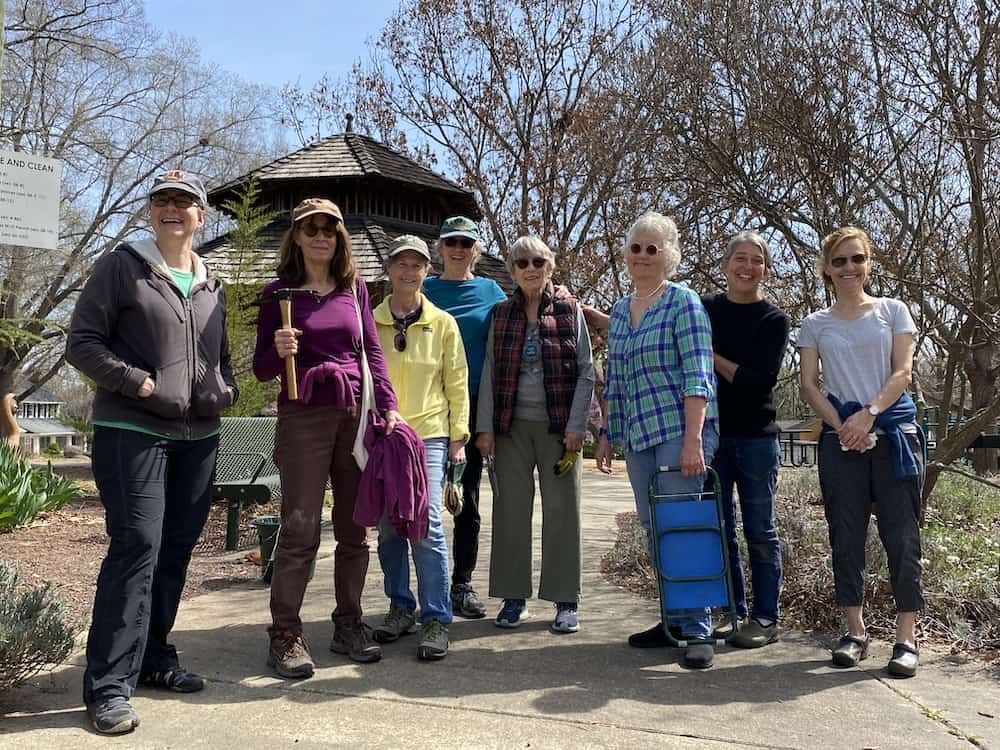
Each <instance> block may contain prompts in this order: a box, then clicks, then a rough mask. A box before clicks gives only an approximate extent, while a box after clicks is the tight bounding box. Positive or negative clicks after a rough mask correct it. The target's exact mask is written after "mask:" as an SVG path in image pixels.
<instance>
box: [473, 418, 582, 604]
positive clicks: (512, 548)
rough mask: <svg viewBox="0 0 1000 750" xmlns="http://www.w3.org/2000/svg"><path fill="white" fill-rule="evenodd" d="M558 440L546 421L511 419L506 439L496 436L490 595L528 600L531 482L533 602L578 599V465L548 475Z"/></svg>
mask: <svg viewBox="0 0 1000 750" xmlns="http://www.w3.org/2000/svg"><path fill="white" fill-rule="evenodd" d="M562 455H563V443H562V435H551V434H549V430H548V423H547V422H529V421H526V420H523V419H515V420H514V421H513V423H512V425H511V429H510V434H509V435H497V436H496V457H495V466H496V474H497V485H498V487H497V490H498V494H499V497H495V498H493V541H492V547H491V550H492V551H491V554H490V596H495V597H499V598H503V599H528V598H530V597H531V591H532V588H531V518H532V515H533V514H534V509H535V477H534V470H535V467H538V483H539V485H540V488H541V491H542V575H541V579H540V580H539V584H538V598H540V599H546V600H548V601H551V602H576V601H579V598H580V479H581V469H582V464H583V460H582V458H581V459H578V460H577V462H576V466H574V467H573V470H572V471H570V473H569V474H567V475H566V476H565V477H562V478H561V479H560V478H559V477H557V476H556V475H555V473H553V471H552V467H553V465H554V464H555V463H556V462H557V461H558V460H559V459H560V458H562Z"/></svg>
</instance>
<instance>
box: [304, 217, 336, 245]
mask: <svg viewBox="0 0 1000 750" xmlns="http://www.w3.org/2000/svg"><path fill="white" fill-rule="evenodd" d="M320 232H322V233H323V236H324V237H326V238H327V239H328V240H329V239H332V238H333V237H335V236H336V234H337V222H336V220H334V221H333V223H331V224H327V225H326V226H325V227H318V226H316V225H315V224H312V223H309V224H303V225H302V233H303V234H304V235H305V236H306V237H315V236H316V235H317V234H319V233H320Z"/></svg>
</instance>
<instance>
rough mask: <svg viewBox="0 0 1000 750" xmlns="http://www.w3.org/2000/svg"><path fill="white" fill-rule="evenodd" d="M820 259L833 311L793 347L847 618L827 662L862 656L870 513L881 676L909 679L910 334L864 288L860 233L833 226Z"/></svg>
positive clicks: (912, 652)
mask: <svg viewBox="0 0 1000 750" xmlns="http://www.w3.org/2000/svg"><path fill="white" fill-rule="evenodd" d="M819 260H820V263H819V265H820V273H821V274H822V276H823V281H824V283H826V285H827V286H830V287H832V288H833V291H834V295H835V297H836V302H834V304H833V305H831V306H830V307H829V308H827V309H826V310H820V311H819V312H815V313H813V314H812V315H810V316H808V317H807V318H806V319H805V320H803V321H802V328H801V332H800V334H799V340H798V346H799V352H800V359H801V382H802V395H803V397H804V398H805V399H806V401H807V402H808V403H809V405H810V406H812V407H813V409H815V411H816V413H817V414H818V415H819V416H820V417H821V418H822V419H823V422H824V425H823V434H822V436H821V437H820V444H819V479H820V488H821V490H822V493H823V502H824V505H825V509H826V519H827V524H828V525H829V530H830V546H831V548H832V550H833V575H834V587H835V589H836V601H837V605H838V606H840V607H842V608H843V609H844V614H845V616H846V619H847V633H845V634H844V636H843V637H841V639H840V641H839V642H838V643H837V646H836V647H835V648H834V649H833V663H834V664H835V665H837V666H844V667H849V666H855V665H856V664H857V663H858V662H859V661H861V660H862V659H864V658H865V657H866V656H867V655H868V644H869V640H870V639H869V637H868V634H867V631H866V630H865V623H864V618H863V615H862V604H863V600H864V572H865V538H866V536H867V532H868V522H869V518H870V516H871V509H872V508H874V510H875V515H876V517H877V519H878V531H879V537H880V538H881V540H882V545H883V546H884V547H885V550H886V554H887V556H888V561H889V574H890V578H891V584H892V591H893V596H894V598H895V600H896V610H897V614H896V642H895V645H894V646H893V650H892V659H891V660H890V661H889V665H888V671H889V673H890V674H892V675H893V676H896V677H912V676H913V675H914V674H916V671H917V665H918V663H919V659H918V654H917V648H916V616H917V612H919V611H921V610H922V609H923V607H924V598H923V593H922V591H921V585H920V576H921V567H920V525H919V513H920V489H921V485H922V478H923V470H924V466H923V447H922V442H921V440H920V435H919V428H918V427H917V424H916V421H915V418H916V408H915V406H914V404H913V400H912V399H911V398H910V396H909V395H908V394H907V393H906V386H907V384H908V383H909V382H910V375H911V372H912V369H913V350H914V333H915V331H916V326H915V325H914V323H913V318H912V317H911V316H910V312H909V310H908V309H907V307H906V305H905V304H904V303H903V302H901V301H899V300H895V299H889V298H885V297H872V296H871V295H869V294H868V293H867V292H866V291H865V285H866V283H867V281H868V276H869V274H870V272H871V242H870V241H869V239H868V236H867V235H866V234H865V233H864V232H863V231H861V230H860V229H856V228H854V227H842V228H841V229H838V230H836V231H835V232H833V233H831V234H829V235H827V236H826V237H824V238H823V242H822V244H821V252H820V259H819ZM820 362H822V363H823V364H822V373H823V378H822V380H823V386H822V388H821V385H820ZM824 390H825V392H824Z"/></svg>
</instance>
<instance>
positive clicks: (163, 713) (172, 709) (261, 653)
mask: <svg viewBox="0 0 1000 750" xmlns="http://www.w3.org/2000/svg"><path fill="white" fill-rule="evenodd" d="M584 486H585V489H584V497H585V501H584V506H585V517H584V558H585V566H586V567H585V571H584V579H585V580H584V585H585V592H586V594H585V595H586V599H585V600H584V601H583V602H582V603H581V604H582V606H581V610H580V619H581V631H580V632H579V633H577V634H574V635H563V636H557V635H553V634H551V633H550V632H549V631H548V629H547V626H548V622H549V618H550V617H551V616H552V613H553V610H552V609H551V607H550V606H548V605H546V604H545V603H543V602H537V601H536V602H532V604H533V605H534V606H533V607H532V609H533V612H534V617H533V618H532V619H531V620H529V621H528V623H527V624H526V625H525V626H523V627H522V628H521V629H520V630H517V631H513V632H511V631H505V630H500V629H498V628H496V627H494V626H493V625H492V622H491V620H490V619H486V620H480V621H468V620H458V621H456V623H455V625H454V626H453V628H452V639H453V646H452V651H451V654H450V655H449V656H448V658H447V659H445V660H444V661H443V662H439V663H433V664H428V663H422V662H418V661H417V660H416V658H415V655H416V643H415V640H414V638H412V637H411V638H406V639H403V640H402V641H400V642H398V643H396V644H392V645H390V646H388V647H386V648H385V656H384V658H383V660H382V661H381V662H379V663H377V664H373V665H355V664H353V663H350V662H348V661H346V660H345V659H344V658H343V657H340V656H337V655H335V654H331V653H330V652H328V651H327V650H326V645H327V642H328V640H329V637H330V634H331V625H330V623H329V619H328V618H329V611H330V609H331V608H332V604H333V592H332V581H331V578H332V576H331V575H330V574H329V571H330V568H331V565H332V558H331V556H330V553H331V539H330V536H331V535H330V533H329V530H328V529H327V530H326V531H325V532H324V543H323V548H322V551H321V559H320V561H319V570H320V571H321V573H320V575H319V576H318V578H317V580H316V581H314V582H313V583H312V584H311V585H310V587H309V590H308V592H307V594H306V606H305V608H304V612H303V619H304V620H305V622H306V637H307V640H308V641H309V643H310V645H311V647H312V652H313V656H314V657H315V658H316V660H317V667H318V668H317V671H316V674H315V676H314V677H313V678H312V679H310V680H305V681H300V682H295V683H292V682H285V681H282V680H279V679H277V678H275V677H272V676H271V675H270V674H269V672H268V670H267V668H266V666H265V664H264V660H265V656H266V645H267V642H266V635H265V632H264V628H265V627H266V625H267V623H268V620H269V618H268V609H267V590H266V588H264V587H263V586H261V585H259V584H254V585H251V586H246V587H242V588H234V589H228V590H223V591H218V592H214V593H211V594H206V595H204V596H200V597H197V598H195V599H192V600H190V601H188V602H185V603H184V604H183V605H182V608H181V612H180V616H179V619H178V622H177V627H176V629H175V638H174V640H175V642H176V644H177V645H178V647H179V648H181V649H182V650H183V654H184V659H185V664H187V665H189V666H191V667H192V668H196V669H197V670H198V671H200V672H202V673H203V674H205V675H206V676H207V677H208V678H209V681H210V684H209V686H208V688H207V689H206V690H205V691H204V692H203V693H199V694H196V695H191V696H177V695H173V694H165V695H164V694H160V693H150V692H149V691H140V692H139V693H138V695H137V696H136V698H135V700H134V703H135V706H136V708H137V710H138V711H139V713H140V716H141V717H142V726H140V727H139V729H138V730H137V731H136V732H135V733H134V734H132V735H129V736H128V738H127V739H124V738H123V739H120V740H109V739H108V738H104V737H99V736H97V735H96V734H94V733H93V732H91V731H89V729H88V728H87V726H86V725H85V721H84V715H83V712H82V708H81V706H80V705H79V685H80V676H81V669H80V666H79V662H80V658H79V655H77V657H76V658H75V660H74V662H73V663H72V664H70V665H67V666H65V667H63V668H61V669H59V670H57V671H56V672H55V673H53V674H52V675H50V676H44V677H41V678H38V679H36V680H34V681H33V683H32V684H31V685H28V686H24V687H22V688H19V689H17V690H15V691H12V692H11V693H10V694H8V695H5V696H0V748H15V747H17V748H46V749H48V748H54V749H57V750H58V749H61V748H66V749H72V750H84V749H85V748H106V747H109V746H110V744H109V743H111V742H115V743H118V744H119V745H120V746H123V747H124V746H125V745H126V744H127V746H128V747H130V748H133V747H134V748H185V750H187V749H190V748H202V747H204V748H240V750H257V749H258V748H259V749H260V750H264V749H267V750H273V749H274V748H291V747H295V748H303V749H305V748H326V747H387V748H393V747H406V748H425V747H426V748H442V747H468V746H472V747H482V748H491V747H498V748H499V747H503V748H514V747H520V748H560V749H561V750H565V749H566V748H577V747H609V748H617V747H622V748H629V750H638V749H639V748H647V747H648V748H705V749H707V750H711V749H712V748H716V747H718V748H722V747H730V748H732V747H736V748H762V747H766V748H856V749H857V750H861V749H862V748H878V749H879V750H888V749H889V748H906V750H920V749H922V748H926V749H927V750H941V749H947V748H969V747H973V746H974V745H973V743H974V742H978V743H979V746H982V747H992V748H996V749H997V750H1000V674H998V672H997V671H996V670H994V671H992V672H991V671H989V670H986V669H983V668H981V667H973V666H969V665H966V666H961V665H955V664H952V663H950V662H949V661H948V660H947V659H946V658H944V657H930V658H928V659H927V660H926V661H927V663H925V665H924V666H923V667H922V668H921V671H920V674H919V675H918V676H917V677H916V678H914V679H912V680H908V681H894V680H892V679H890V678H888V677H886V676H885V675H884V673H883V671H882V667H883V666H884V664H885V662H886V660H887V659H888V651H889V648H888V644H878V645H877V646H876V647H874V648H873V654H872V657H871V658H870V659H869V660H868V661H867V662H865V668H864V669H858V670H836V669H833V668H831V667H830V666H829V655H828V651H827V650H826V644H824V643H821V642H820V641H818V640H817V639H814V638H812V637H811V636H808V635H803V634H796V633H788V634H785V636H784V638H783V640H782V641H781V642H780V643H779V644H775V645H773V646H769V647H767V648H765V649H761V650H758V651H740V650H736V649H720V651H719V653H718V654H717V656H716V666H715V667H714V668H713V669H711V670H708V671H706V672H690V671H687V670H685V669H683V668H681V667H680V665H679V664H678V654H677V653H675V652H672V651H669V650H651V651H649V650H647V651H640V650H636V649H630V648H629V647H628V646H627V645H626V644H625V636H626V635H627V634H628V633H630V632H633V631H635V630H639V629H642V628H644V627H646V626H647V625H649V624H650V623H651V622H652V621H653V620H654V619H656V618H657V615H656V605H655V602H651V601H644V600H640V599H637V598H636V597H634V596H632V595H630V594H628V593H626V592H624V591H622V590H620V589H618V588H616V587H614V586H611V585H609V584H607V583H606V582H604V580H603V579H602V578H601V576H600V571H599V565H600V558H601V556H602V555H603V554H604V552H605V551H606V550H607V549H608V548H609V547H610V546H611V544H612V542H613V539H614V534H615V522H614V517H615V514H616V513H618V512H621V511H623V510H628V509H630V508H631V507H632V499H631V493H630V491H629V488H628V485H627V482H625V480H624V479H623V478H621V477H617V478H614V479H611V478H606V477H602V476H599V475H596V474H593V473H589V472H586V473H585V480H584ZM483 494H484V506H485V508H486V514H485V515H486V518H487V519H488V518H489V504H490V497H489V491H488V485H487V484H486V483H485V482H484V493H483ZM539 514H540V512H539ZM539 523H540V518H537V519H536V530H537V528H538V525H539ZM536 536H537V533H536ZM486 538H487V539H488V524H487V534H486ZM537 546H538V545H537V541H536V548H537ZM488 551H489V548H488V544H487V546H486V549H485V550H484V554H483V560H482V563H481V567H480V571H479V572H478V573H477V584H478V586H479V588H480V590H481V591H485V590H486V588H487V587H486V582H485V579H486V571H487V570H488V560H487V559H486V557H487V555H488ZM536 554H537V550H536ZM536 567H537V566H536ZM380 584H381V576H380V572H379V571H378V562H377V558H376V557H375V555H374V547H373V550H372V565H371V575H370V578H369V582H368V587H367V591H366V597H365V605H366V610H367V613H368V615H369V616H370V617H372V618H374V617H376V616H378V615H380V614H381V613H382V612H384V611H385V608H386V604H385V600H384V598H383V597H382V596H381V585H380ZM496 605H497V602H495V601H491V602H490V612H491V614H493V613H495V609H496ZM994 717H996V718H994Z"/></svg>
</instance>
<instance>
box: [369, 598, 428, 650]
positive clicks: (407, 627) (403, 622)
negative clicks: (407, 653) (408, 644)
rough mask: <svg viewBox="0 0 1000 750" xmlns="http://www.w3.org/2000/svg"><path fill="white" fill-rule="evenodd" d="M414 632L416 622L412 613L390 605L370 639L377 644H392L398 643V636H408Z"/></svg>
mask: <svg viewBox="0 0 1000 750" xmlns="http://www.w3.org/2000/svg"><path fill="white" fill-rule="evenodd" d="M416 630H417V620H416V618H415V617H414V616H413V613H412V612H407V611H406V610H405V609H403V608H402V607H397V606H396V605H395V604H390V605H389V614H387V615H386V616H385V618H384V619H383V620H382V624H381V625H379V626H378V627H376V628H375V630H374V631H372V637H373V638H374V639H375V640H376V641H377V642H378V643H392V642H393V641H398V640H399V638H400V636H404V635H409V634H410V633H414V632H416Z"/></svg>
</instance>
